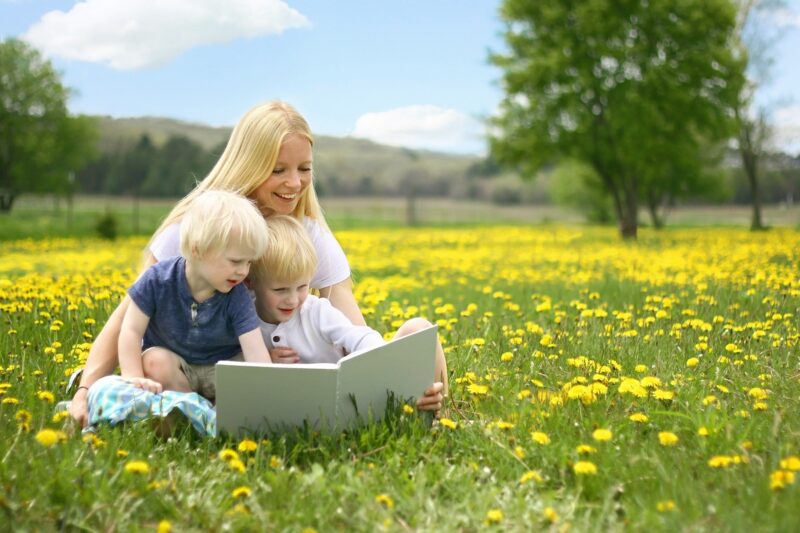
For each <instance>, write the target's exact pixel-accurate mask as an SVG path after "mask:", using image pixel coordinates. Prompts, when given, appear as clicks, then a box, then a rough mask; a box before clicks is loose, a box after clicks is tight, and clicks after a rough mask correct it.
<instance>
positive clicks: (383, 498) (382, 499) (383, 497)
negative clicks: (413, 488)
mask: <svg viewBox="0 0 800 533" xmlns="http://www.w3.org/2000/svg"><path fill="white" fill-rule="evenodd" d="M375 502H376V503H379V504H380V505H383V506H384V507H386V508H387V509H393V508H394V500H393V499H392V497H391V496H389V495H388V494H385V493H384V494H378V495H377V496H375Z"/></svg>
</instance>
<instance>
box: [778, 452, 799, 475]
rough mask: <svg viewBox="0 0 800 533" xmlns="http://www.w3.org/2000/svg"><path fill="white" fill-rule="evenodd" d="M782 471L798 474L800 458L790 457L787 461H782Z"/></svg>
mask: <svg viewBox="0 0 800 533" xmlns="http://www.w3.org/2000/svg"><path fill="white" fill-rule="evenodd" d="M781 469H783V470H792V471H793V472H797V471H798V470H800V457H797V456H796V455H790V456H789V457H787V458H785V459H781Z"/></svg>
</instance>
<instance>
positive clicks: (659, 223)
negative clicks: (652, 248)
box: [647, 194, 664, 229]
mask: <svg viewBox="0 0 800 533" xmlns="http://www.w3.org/2000/svg"><path fill="white" fill-rule="evenodd" d="M660 204H661V202H660V201H659V200H658V199H657V198H654V197H653V195H652V194H649V195H648V196H647V211H648V213H650V221H651V222H652V223H653V227H654V228H655V229H664V218H663V217H662V216H661V215H660V214H659V213H658V208H659V206H660Z"/></svg>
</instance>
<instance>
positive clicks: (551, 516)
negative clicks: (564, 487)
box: [542, 507, 558, 524]
mask: <svg viewBox="0 0 800 533" xmlns="http://www.w3.org/2000/svg"><path fill="white" fill-rule="evenodd" d="M542 514H543V515H544V518H545V520H547V521H548V522H550V523H551V524H555V523H556V522H558V513H557V512H556V510H555V509H553V508H552V507H545V508H544V510H543V511H542Z"/></svg>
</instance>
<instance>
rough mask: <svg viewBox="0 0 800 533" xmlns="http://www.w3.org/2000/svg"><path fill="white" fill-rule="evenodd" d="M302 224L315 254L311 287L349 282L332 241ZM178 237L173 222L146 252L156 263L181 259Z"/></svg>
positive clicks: (308, 222) (306, 221)
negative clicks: (170, 259) (315, 259)
mask: <svg viewBox="0 0 800 533" xmlns="http://www.w3.org/2000/svg"><path fill="white" fill-rule="evenodd" d="M302 222H303V226H304V227H305V228H306V231H307V232H308V236H309V237H310V238H311V242H312V243H314V249H315V250H316V252H317V270H316V272H314V277H313V278H311V287H312V288H314V289H322V288H325V287H330V286H331V285H336V284H337V283H339V282H342V281H344V280H346V279H347V278H349V277H350V265H349V263H348V262H347V257H346V256H345V255H344V250H342V246H341V245H340V244H339V242H338V241H337V240H336V237H334V236H333V234H332V233H331V232H330V231H328V230H327V229H325V228H323V227H322V226H321V225H320V224H319V222H317V221H316V220H314V219H313V218H309V217H305V218H303V220H302ZM267 224H269V219H267ZM180 233H181V224H180V222H176V223H175V224H172V225H170V226H167V227H166V228H164V231H162V232H161V233H159V234H158V236H157V237H156V238H155V239H153V242H152V243H151V244H150V252H151V253H152V254H153V257H155V258H156V261H162V260H164V259H168V258H170V257H176V256H178V255H181V244H180Z"/></svg>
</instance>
